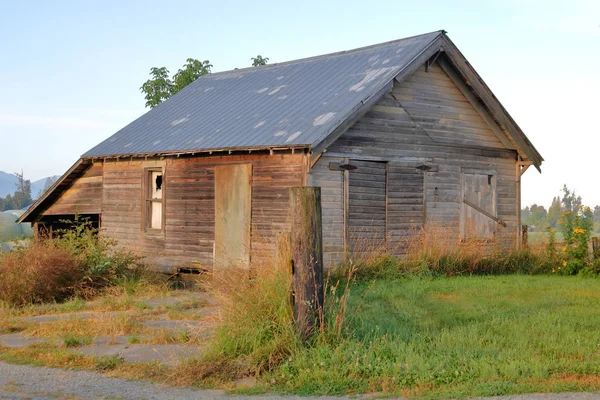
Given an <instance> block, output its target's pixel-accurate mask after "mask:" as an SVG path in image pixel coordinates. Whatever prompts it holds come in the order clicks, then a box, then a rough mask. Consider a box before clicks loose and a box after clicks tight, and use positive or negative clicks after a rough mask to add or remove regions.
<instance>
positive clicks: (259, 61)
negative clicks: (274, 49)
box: [251, 54, 269, 67]
mask: <svg viewBox="0 0 600 400" xmlns="http://www.w3.org/2000/svg"><path fill="white" fill-rule="evenodd" d="M251 60H252V66H253V67H258V66H261V65H267V63H268V62H269V59H268V58H267V57H263V56H261V55H260V54H259V55H257V56H256V57H252V58H251Z"/></svg>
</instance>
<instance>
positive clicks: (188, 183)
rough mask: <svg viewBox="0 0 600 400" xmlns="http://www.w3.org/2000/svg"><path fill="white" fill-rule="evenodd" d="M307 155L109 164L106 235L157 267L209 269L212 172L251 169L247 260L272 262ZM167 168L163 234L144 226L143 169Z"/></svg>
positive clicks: (104, 211)
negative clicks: (233, 166) (224, 167)
mask: <svg viewBox="0 0 600 400" xmlns="http://www.w3.org/2000/svg"><path fill="white" fill-rule="evenodd" d="M305 159H306V158H305V156H304V155H302V154H286V155H248V156H223V157H207V158H200V157H198V158H180V159H166V160H163V161H107V162H106V165H105V169H104V192H103V194H104V196H103V207H102V221H103V229H104V233H105V234H106V235H107V236H109V237H113V238H115V239H117V240H118V242H119V244H120V245H123V246H124V247H127V248H129V249H131V250H134V251H136V252H137V253H139V254H142V255H147V256H149V257H151V259H152V261H153V262H155V263H156V264H158V265H159V266H161V267H163V268H165V269H169V268H172V267H174V266H196V267H202V268H206V269H209V270H210V269H211V268H212V266H213V248H214V237H215V231H214V221H215V203H214V193H215V192H214V167H215V165H219V164H225V163H251V164H252V206H251V207H252V231H251V235H252V236H251V259H252V262H253V263H254V262H259V260H261V259H263V257H265V256H266V257H269V258H271V257H270V256H271V253H270V252H271V251H273V249H274V248H275V241H276V239H275V237H276V234H277V232H279V231H282V230H289V224H288V222H287V218H288V189H289V187H291V186H300V185H302V183H303V171H304V163H305ZM160 166H163V167H164V168H165V176H164V187H163V190H164V193H165V215H166V217H165V229H164V232H162V233H150V232H146V231H145V230H144V229H143V225H142V204H143V203H142V201H143V197H142V194H143V193H142V182H143V171H144V168H149V167H160Z"/></svg>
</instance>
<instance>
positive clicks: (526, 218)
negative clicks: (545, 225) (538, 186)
mask: <svg viewBox="0 0 600 400" xmlns="http://www.w3.org/2000/svg"><path fill="white" fill-rule="evenodd" d="M521 223H522V224H524V225H531V209H530V208H529V206H527V207H525V208H523V209H521Z"/></svg>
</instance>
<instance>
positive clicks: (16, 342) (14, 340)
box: [0, 333, 47, 349]
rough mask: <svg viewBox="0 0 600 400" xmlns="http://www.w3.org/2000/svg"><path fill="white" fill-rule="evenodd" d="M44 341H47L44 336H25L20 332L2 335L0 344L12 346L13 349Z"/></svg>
mask: <svg viewBox="0 0 600 400" xmlns="http://www.w3.org/2000/svg"><path fill="white" fill-rule="evenodd" d="M44 342H47V340H46V339H44V338H39V337H28V336H23V335H21V334H20V333H11V334H8V335H0V346H3V347H10V348H13V349H14V348H19V347H27V346H29V345H32V344H36V343H44Z"/></svg>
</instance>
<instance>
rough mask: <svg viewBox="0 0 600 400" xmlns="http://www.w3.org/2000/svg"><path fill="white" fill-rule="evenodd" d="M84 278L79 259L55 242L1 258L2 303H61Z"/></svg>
mask: <svg viewBox="0 0 600 400" xmlns="http://www.w3.org/2000/svg"><path fill="white" fill-rule="evenodd" d="M83 276H84V271H83V269H82V268H81V266H80V263H79V262H78V260H77V258H76V257H75V256H73V255H72V254H71V253H69V252H68V251H67V250H65V249H61V248H58V247H56V246H54V245H53V244H52V243H51V242H41V243H34V244H33V245H32V246H31V247H28V248H26V249H21V250H17V251H13V252H10V253H6V254H3V255H1V256H0V301H4V302H6V303H8V304H11V305H16V306H18V305H24V304H30V303H43V302H50V301H60V300H64V299H66V298H68V297H70V296H72V295H73V294H74V293H75V292H76V290H77V288H78V285H79V284H80V282H81V280H82V278H83Z"/></svg>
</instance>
